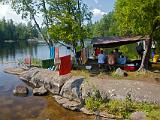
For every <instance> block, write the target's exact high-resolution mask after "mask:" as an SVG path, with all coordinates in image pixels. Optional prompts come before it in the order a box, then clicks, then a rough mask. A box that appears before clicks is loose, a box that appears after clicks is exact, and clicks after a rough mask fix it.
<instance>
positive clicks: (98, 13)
mask: <svg viewBox="0 0 160 120" xmlns="http://www.w3.org/2000/svg"><path fill="white" fill-rule="evenodd" d="M92 13H93V16H99V17H100V16H103V15H105V14H107V13H105V12H103V11H101V10H100V9H97V8H95V9H93V10H92Z"/></svg>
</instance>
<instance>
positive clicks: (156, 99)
mask: <svg viewBox="0 0 160 120" xmlns="http://www.w3.org/2000/svg"><path fill="white" fill-rule="evenodd" d="M93 86H96V89H98V90H100V91H103V92H107V93H110V95H111V96H113V97H114V98H118V99H124V98H125V96H126V95H127V93H128V92H130V93H131V95H132V99H133V100H136V101H146V102H150V103H157V104H159V105H160V85H156V84H151V83H147V82H143V81H134V80H107V79H96V78H91V79H90V80H88V85H87V86H86V87H87V89H90V88H91V87H92V88H93Z"/></svg>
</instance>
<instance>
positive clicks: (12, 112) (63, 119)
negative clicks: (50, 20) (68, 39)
mask: <svg viewBox="0 0 160 120" xmlns="http://www.w3.org/2000/svg"><path fill="white" fill-rule="evenodd" d="M69 53H70V51H69V50H67V49H66V48H64V47H61V48H60V56H63V55H66V54H69ZM26 56H32V57H36V58H40V59H45V58H49V49H48V47H47V46H46V45H45V44H27V43H23V44H18V43H7V44H0V120H47V119H48V120H92V119H93V118H92V117H89V116H86V115H84V114H82V113H78V112H72V111H69V110H66V109H64V108H62V107H61V106H60V105H59V104H57V103H56V102H55V101H54V99H53V98H52V96H46V97H36V96H32V88H31V87H29V86H28V87H29V95H28V97H15V96H13V94H12V91H13V88H14V87H15V86H16V85H19V84H22V85H26V84H25V83H23V82H22V81H21V80H20V79H19V78H18V77H17V76H15V75H10V74H7V73H4V72H3V69H4V68H5V67H8V66H16V64H15V63H10V62H15V61H17V59H20V58H24V57H26ZM8 62H9V63H8Z"/></svg>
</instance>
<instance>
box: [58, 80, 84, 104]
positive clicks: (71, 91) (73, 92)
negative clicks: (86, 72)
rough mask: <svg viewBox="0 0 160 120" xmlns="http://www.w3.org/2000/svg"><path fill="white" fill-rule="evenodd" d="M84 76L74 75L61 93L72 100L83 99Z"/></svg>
mask: <svg viewBox="0 0 160 120" xmlns="http://www.w3.org/2000/svg"><path fill="white" fill-rule="evenodd" d="M83 81H84V78H83V77H72V78H71V79H69V80H68V81H67V82H66V83H65V84H64V85H63V87H62V89H61V92H60V95H61V96H63V97H65V98H68V99H70V100H75V101H81V94H82V91H81V85H82V83H83Z"/></svg>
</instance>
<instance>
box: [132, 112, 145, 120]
mask: <svg viewBox="0 0 160 120" xmlns="http://www.w3.org/2000/svg"><path fill="white" fill-rule="evenodd" d="M130 119H131V120H147V117H146V114H145V113H144V112H134V113H132V114H131V117H130Z"/></svg>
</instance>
